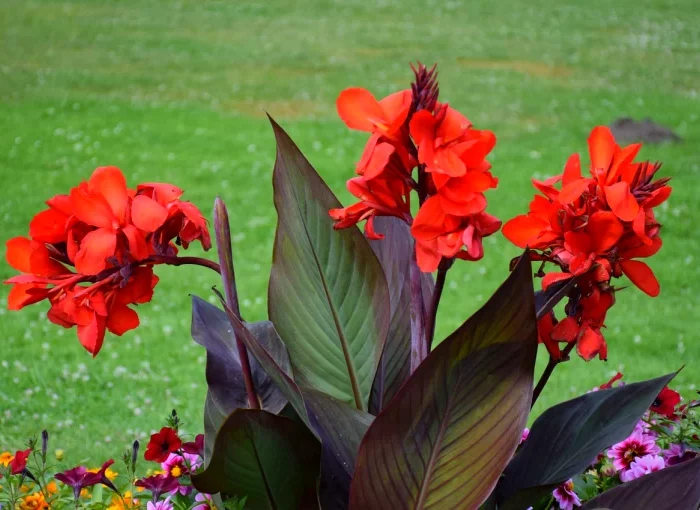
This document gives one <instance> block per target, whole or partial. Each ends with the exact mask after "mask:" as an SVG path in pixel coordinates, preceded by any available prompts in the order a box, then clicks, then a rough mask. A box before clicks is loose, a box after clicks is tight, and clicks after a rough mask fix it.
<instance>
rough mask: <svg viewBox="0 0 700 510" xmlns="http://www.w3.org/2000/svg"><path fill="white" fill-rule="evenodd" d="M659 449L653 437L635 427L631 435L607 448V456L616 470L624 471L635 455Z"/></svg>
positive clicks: (655, 452)
mask: <svg viewBox="0 0 700 510" xmlns="http://www.w3.org/2000/svg"><path fill="white" fill-rule="evenodd" d="M660 451H661V449H660V448H659V447H658V446H657V444H656V441H655V438H654V437H652V436H650V435H646V434H643V433H642V432H641V431H640V430H638V429H635V430H634V432H632V435H631V436H629V437H628V438H627V439H625V440H624V441H621V442H619V443H617V444H615V445H613V446H612V447H611V448H610V449H609V450H608V457H609V458H611V459H612V461H613V466H614V467H615V469H616V470H617V471H625V470H627V469H629V468H630V465H631V464H632V462H634V460H635V459H636V458H637V457H644V456H645V455H656V454H657V453H659V452H660Z"/></svg>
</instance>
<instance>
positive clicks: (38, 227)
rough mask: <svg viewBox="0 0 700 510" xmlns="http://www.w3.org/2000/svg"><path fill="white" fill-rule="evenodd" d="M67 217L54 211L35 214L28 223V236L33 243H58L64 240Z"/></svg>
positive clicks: (48, 210) (49, 210)
mask: <svg viewBox="0 0 700 510" xmlns="http://www.w3.org/2000/svg"><path fill="white" fill-rule="evenodd" d="M67 221H68V216H66V215H65V214H63V213H62V212H60V211H57V210H55V209H47V210H45V211H41V212H40V213H38V214H36V215H35V216H34V217H33V218H32V221H31V222H30V223H29V235H30V237H31V238H32V239H34V240H35V241H41V242H44V243H51V244H53V243H60V242H63V241H65V240H66V236H67V234H66V223H67Z"/></svg>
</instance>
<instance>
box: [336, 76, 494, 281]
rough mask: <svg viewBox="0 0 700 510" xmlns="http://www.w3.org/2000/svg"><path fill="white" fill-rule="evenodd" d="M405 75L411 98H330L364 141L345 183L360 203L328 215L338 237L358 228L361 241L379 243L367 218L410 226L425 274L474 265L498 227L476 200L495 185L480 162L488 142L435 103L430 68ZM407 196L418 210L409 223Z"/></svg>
mask: <svg viewBox="0 0 700 510" xmlns="http://www.w3.org/2000/svg"><path fill="white" fill-rule="evenodd" d="M413 70H414V73H415V75H416V80H415V82H414V83H413V84H412V86H411V90H405V91H401V92H397V93H395V94H392V95H390V96H388V97H387V98H385V99H383V100H381V101H377V100H376V99H374V97H373V96H372V95H371V94H370V93H369V92H367V91H366V90H364V89H359V88H352V89H347V90H345V91H343V92H342V93H341V94H340V96H339V97H338V101H337V105H338V113H339V115H340V117H341V118H342V119H343V121H345V123H346V124H347V125H348V127H350V128H353V129H358V130H361V131H367V132H370V133H372V136H371V137H370V139H369V141H368V142H367V145H366V147H365V151H364V153H363V155H362V158H361V159H360V162H359V163H358V165H357V173H358V174H359V175H360V177H356V178H354V179H350V180H349V181H348V189H349V190H350V192H351V193H352V194H353V195H355V196H356V197H358V198H359V199H360V202H359V203H357V204H354V205H351V206H349V207H345V208H342V209H332V210H331V211H330V215H331V217H332V218H333V219H334V220H335V221H336V224H335V228H338V229H340V228H347V227H350V226H353V225H355V224H357V223H358V222H360V221H365V220H366V221H367V223H366V225H365V233H366V235H367V237H369V238H371V239H379V238H381V237H382V236H381V235H378V234H377V233H376V232H375V231H374V227H373V220H374V217H376V216H396V217H398V218H401V219H404V220H405V221H406V222H407V223H408V224H409V225H412V229H411V232H412V233H413V237H414V238H415V240H416V260H417V264H418V266H419V267H420V269H421V270H422V271H424V272H430V271H435V270H436V269H437V267H438V265H439V264H440V262H441V260H442V259H443V258H445V259H454V258H462V259H465V260H479V259H480V258H481V257H483V244H482V238H483V237H485V236H488V235H491V234H493V233H494V232H495V231H497V230H498V229H499V228H500V225H501V222H500V220H498V219H497V218H494V217H493V216H491V215H489V214H487V213H485V209H486V205H487V202H486V197H485V196H484V192H485V191H486V190H488V189H490V188H495V187H496V186H497V184H498V180H497V179H496V178H495V177H493V175H491V172H490V168H491V166H490V164H489V163H488V161H487V160H486V156H487V155H488V153H489V152H490V151H491V149H493V147H494V145H495V143H496V137H495V136H494V135H493V133H492V132H490V131H480V130H476V129H473V128H472V125H471V123H470V122H469V121H468V120H467V118H466V117H464V116H463V115H462V114H461V113H459V112H458V111H457V110H455V109H454V108H452V107H450V106H449V105H447V104H440V103H438V102H437V96H438V89H439V88H438V85H437V73H436V72H435V68H434V67H433V68H432V69H430V70H428V69H427V68H425V67H424V66H422V65H419V66H418V68H413ZM416 167H418V176H417V179H415V178H414V176H413V171H414V170H415V168H416ZM412 190H415V191H417V194H418V196H419V199H420V202H421V206H420V208H419V210H418V213H417V215H416V217H415V220H414V219H413V217H412V215H411V208H410V194H411V191H412Z"/></svg>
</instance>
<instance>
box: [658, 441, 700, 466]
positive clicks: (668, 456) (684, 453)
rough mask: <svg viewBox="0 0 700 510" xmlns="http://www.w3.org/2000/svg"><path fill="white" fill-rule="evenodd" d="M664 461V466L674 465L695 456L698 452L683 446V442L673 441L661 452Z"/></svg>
mask: <svg viewBox="0 0 700 510" xmlns="http://www.w3.org/2000/svg"><path fill="white" fill-rule="evenodd" d="M661 455H663V456H664V460H665V461H666V466H675V465H676V464H680V463H681V462H685V461H686V460H690V459H693V458H695V457H696V456H697V455H698V454H697V453H696V452H694V451H693V450H690V449H688V448H686V447H685V445H683V444H679V443H673V444H672V445H671V446H669V447H668V450H664V451H663V452H661Z"/></svg>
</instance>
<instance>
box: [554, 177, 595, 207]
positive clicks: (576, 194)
mask: <svg viewBox="0 0 700 510" xmlns="http://www.w3.org/2000/svg"><path fill="white" fill-rule="evenodd" d="M591 182H592V181H591V179H579V180H578V181H573V182H570V183H569V184H565V185H564V187H563V188H562V189H561V191H560V192H559V196H558V197H557V200H558V201H559V203H560V204H570V203H572V202H574V201H576V200H578V199H579V198H580V197H581V195H582V194H583V192H584V191H586V190H588V187H589V186H590V185H591Z"/></svg>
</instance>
